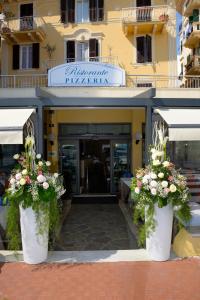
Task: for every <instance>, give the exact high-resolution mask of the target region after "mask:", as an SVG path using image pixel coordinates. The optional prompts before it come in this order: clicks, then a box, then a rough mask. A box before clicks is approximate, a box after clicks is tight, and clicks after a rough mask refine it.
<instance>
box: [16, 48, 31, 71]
mask: <svg viewBox="0 0 200 300" xmlns="http://www.w3.org/2000/svg"><path fill="white" fill-rule="evenodd" d="M23 48H26V62H25V68H24V67H23V61H22V60H23ZM30 48H32V56H31V66H29V62H30V61H29V60H30V52H29V49H30ZM19 49H20V50H19V51H20V55H19V57H20V59H19V66H20V70H28V69H32V68H33V65H32V59H33V45H32V44H23V45H20V47H19Z"/></svg>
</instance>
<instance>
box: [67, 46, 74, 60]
mask: <svg viewBox="0 0 200 300" xmlns="http://www.w3.org/2000/svg"><path fill="white" fill-rule="evenodd" d="M74 61H75V41H67V62H68V63H69V62H74Z"/></svg>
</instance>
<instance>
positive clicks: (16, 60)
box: [13, 45, 19, 70]
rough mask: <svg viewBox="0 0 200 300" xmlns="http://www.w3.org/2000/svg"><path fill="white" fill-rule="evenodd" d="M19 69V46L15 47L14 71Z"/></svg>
mask: <svg viewBox="0 0 200 300" xmlns="http://www.w3.org/2000/svg"><path fill="white" fill-rule="evenodd" d="M18 69H19V45H13V70H18Z"/></svg>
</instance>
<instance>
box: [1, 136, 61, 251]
mask: <svg viewBox="0 0 200 300" xmlns="http://www.w3.org/2000/svg"><path fill="white" fill-rule="evenodd" d="M14 159H16V160H17V161H18V163H17V165H16V166H15V168H14V169H13V171H12V173H11V177H10V180H9V188H8V189H7V191H6V194H5V199H8V201H9V208H8V220H7V238H8V248H9V249H10V250H19V249H20V248H21V237H20V207H21V208H22V209H27V208H32V209H33V211H34V212H35V215H36V223H37V224H36V225H37V234H41V235H42V234H43V233H44V232H45V231H46V230H48V229H49V235H50V237H52V236H53V234H54V233H55V232H56V229H57V226H58V225H59V219H60V208H61V204H60V202H59V199H60V197H61V195H62V194H63V193H64V188H63V184H62V177H60V176H59V175H58V174H57V173H54V174H51V173H50V172H49V170H48V168H49V167H50V165H51V163H50V162H48V161H47V162H45V161H44V160H42V159H41V155H40V154H37V155H36V154H35V152H34V138H33V137H27V139H26V144H25V152H24V153H22V154H21V155H20V154H16V155H14Z"/></svg>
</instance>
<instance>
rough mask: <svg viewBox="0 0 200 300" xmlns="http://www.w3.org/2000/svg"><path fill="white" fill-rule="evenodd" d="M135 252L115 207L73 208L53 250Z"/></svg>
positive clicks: (130, 234) (135, 245)
mask: <svg viewBox="0 0 200 300" xmlns="http://www.w3.org/2000/svg"><path fill="white" fill-rule="evenodd" d="M118 249H119V250H123V249H137V242H136V239H135V237H134V236H133V234H132V233H131V232H130V230H129V229H128V226H127V224H126V221H125V218H124V216H123V214H122V212H121V209H120V207H119V206H118V204H72V208H71V210H70V213H69V215H68V216H67V217H66V220H65V222H64V224H63V227H62V230H61V234H60V238H59V240H58V241H57V245H56V247H55V250H61V251H63V250H65V251H80V250H118Z"/></svg>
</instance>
